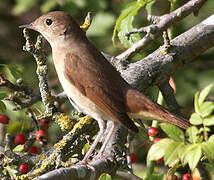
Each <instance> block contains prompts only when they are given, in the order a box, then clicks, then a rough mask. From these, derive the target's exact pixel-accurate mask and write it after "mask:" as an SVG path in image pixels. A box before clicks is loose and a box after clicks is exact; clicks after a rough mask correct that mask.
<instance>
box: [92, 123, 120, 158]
mask: <svg viewBox="0 0 214 180" xmlns="http://www.w3.org/2000/svg"><path fill="white" fill-rule="evenodd" d="M117 127H118V124H117V123H115V122H113V125H112V127H111V130H110V132H109V133H108V135H107V137H106V139H105V141H104V143H103V145H102V147H101V149H100V151H99V153H98V155H97V156H96V157H95V158H94V159H99V158H101V157H102V156H103V153H104V151H105V149H106V146H107V144H108V143H109V140H110V139H111V137H112V135H113V134H114V132H115V130H116V128H117Z"/></svg>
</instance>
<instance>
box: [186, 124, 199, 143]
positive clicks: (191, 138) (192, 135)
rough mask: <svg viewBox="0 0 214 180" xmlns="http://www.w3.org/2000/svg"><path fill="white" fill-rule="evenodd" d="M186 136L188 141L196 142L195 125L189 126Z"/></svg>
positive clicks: (196, 129)
mask: <svg viewBox="0 0 214 180" xmlns="http://www.w3.org/2000/svg"><path fill="white" fill-rule="evenodd" d="M186 134H187V136H188V137H189V139H188V140H189V142H191V143H193V144H195V143H198V139H199V136H198V128H197V127H195V126H192V127H189V128H188V129H187V131H186Z"/></svg>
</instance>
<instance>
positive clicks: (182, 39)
mask: <svg viewBox="0 0 214 180" xmlns="http://www.w3.org/2000/svg"><path fill="white" fill-rule="evenodd" d="M213 46H214V15H212V16H210V17H209V18H207V19H206V20H205V21H203V22H201V23H200V24H198V25H196V26H194V27H193V28H191V29H190V30H188V31H186V32H185V33H183V34H181V35H179V36H178V37H176V38H175V39H173V40H172V41H171V48H170V49H169V53H168V54H166V55H164V54H163V53H162V48H159V49H158V50H156V51H154V52H153V53H152V54H150V55H149V56H147V57H145V58H144V59H142V60H140V61H138V62H136V63H132V64H129V66H128V67H127V68H126V69H125V70H124V69H122V70H121V71H120V72H121V75H122V76H123V78H124V79H126V81H127V82H128V83H130V84H131V85H132V86H133V87H135V88H137V89H138V90H145V89H147V88H148V87H150V86H151V85H158V84H161V83H162V82H164V81H166V80H167V79H168V77H169V75H170V74H172V73H173V72H175V71H177V70H178V69H179V68H181V67H183V66H184V65H185V64H187V63H190V62H191V61H192V60H193V59H194V58H196V57H197V56H199V55H200V54H202V53H203V52H205V51H206V50H208V49H209V48H211V47H213Z"/></svg>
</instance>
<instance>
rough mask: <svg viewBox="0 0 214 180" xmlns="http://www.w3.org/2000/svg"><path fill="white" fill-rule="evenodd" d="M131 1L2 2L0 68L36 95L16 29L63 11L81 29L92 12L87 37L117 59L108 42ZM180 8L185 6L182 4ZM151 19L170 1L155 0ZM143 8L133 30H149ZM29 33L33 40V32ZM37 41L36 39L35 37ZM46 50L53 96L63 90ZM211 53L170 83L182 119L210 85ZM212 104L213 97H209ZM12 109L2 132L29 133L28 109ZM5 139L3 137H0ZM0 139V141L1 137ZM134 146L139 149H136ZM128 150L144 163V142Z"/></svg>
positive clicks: (191, 21)
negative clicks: (7, 67) (173, 85)
mask: <svg viewBox="0 0 214 180" xmlns="http://www.w3.org/2000/svg"><path fill="white" fill-rule="evenodd" d="M129 2H131V1H129V0H30V1H29V0H5V1H3V0H0V27H1V28H0V64H8V65H10V66H13V65H16V66H15V68H16V69H18V70H19V71H20V74H19V75H18V76H20V77H22V78H23V80H24V82H26V83H28V84H30V85H32V86H33V88H34V89H35V91H38V84H37V83H38V81H37V77H36V74H35V69H36V64H35V61H34V59H33V57H32V56H30V55H29V54H27V53H25V52H24V51H22V46H23V44H24V43H25V40H24V38H23V35H22V30H21V29H19V28H18V26H19V25H21V24H26V23H29V22H31V21H33V20H34V19H35V18H37V17H38V16H40V15H41V14H43V13H46V12H49V11H52V10H64V11H67V12H68V13H70V14H71V15H72V16H73V17H74V18H75V19H76V20H77V22H78V23H79V24H82V23H83V21H84V18H85V16H86V14H87V12H88V11H91V12H92V13H93V21H92V25H91V27H90V28H89V30H88V32H87V35H88V37H89V39H90V40H91V41H93V42H94V44H95V45H96V47H98V49H99V50H101V51H103V52H105V53H108V54H110V55H117V54H119V53H120V52H122V51H123V50H124V47H123V46H122V45H121V44H120V42H119V41H118V40H117V41H116V46H113V44H112V41H111V37H112V33H113V28H114V25H115V22H116V20H117V18H118V16H119V14H120V13H121V10H122V9H123V8H124V7H125V5H126V4H128V3H129ZM180 2H181V3H180V4H183V3H185V2H187V0H186V1H184V0H183V1H181V0H180ZM213 7H214V1H212V0H209V1H207V3H205V5H204V6H203V7H202V9H201V10H200V12H199V15H198V17H195V16H193V14H191V15H190V16H188V17H187V18H185V19H184V20H182V21H181V22H179V23H178V24H177V25H176V34H181V33H182V32H184V31H186V30H188V29H189V28H191V27H192V26H194V25H196V24H197V23H199V22H201V21H202V20H204V19H205V18H207V17H208V16H209V15H211V14H212V13H213ZM152 10H153V14H154V15H163V14H164V13H167V12H169V1H168V0H157V1H156V3H155V5H154V6H153V9H152ZM147 24H148V22H147V21H146V12H145V9H141V10H140V11H139V13H138V15H137V16H136V18H135V21H134V27H135V28H139V27H141V26H145V25H147ZM32 34H34V35H36V33H35V32H32ZM35 37H36V36H35ZM161 44H162V39H159V40H158V41H155V42H154V43H153V44H152V45H150V46H149V48H147V50H146V51H145V52H143V54H144V55H147V54H148V53H150V52H152V51H153V50H154V49H155V48H157V47H158V46H160V45H161ZM46 51H47V56H48V64H49V84H50V86H51V87H52V88H53V90H54V93H59V92H61V91H62V89H61V87H60V85H59V83H58V79H57V76H56V73H55V70H54V67H53V65H52V60H51V53H50V52H51V50H50V47H49V45H48V44H47V45H46ZM213 54H214V48H212V49H210V50H209V51H207V52H206V53H204V54H202V55H201V56H200V57H198V58H197V59H196V60H195V61H194V62H193V63H192V64H188V65H186V66H185V67H184V68H183V69H182V70H179V71H177V72H176V73H175V74H174V76H173V78H174V80H175V82H176V85H177V92H176V97H177V100H178V102H179V104H180V105H181V106H182V107H183V109H184V112H185V114H186V115H187V116H188V115H189V114H191V111H192V110H193V99H194V94H195V93H196V91H198V90H199V89H202V88H203V87H205V86H206V85H208V84H209V83H211V82H213V77H214V60H213ZM0 71H2V72H4V73H6V74H7V77H8V78H9V79H10V80H12V81H13V82H14V81H15V79H14V78H13V77H12V76H11V75H10V73H8V72H7V71H6V70H5V69H4V68H3V67H2V66H0ZM146 93H147V94H148V95H149V96H151V97H153V98H154V100H155V98H156V96H157V89H156V88H155V87H152V88H150V89H149V90H148V92H146ZM209 98H211V99H212V100H213V99H214V97H209ZM35 107H37V108H39V109H41V110H42V108H41V104H40V103H37V104H36V105H35ZM11 109H12V105H11V104H10V103H7V110H6V112H5V113H7V114H8V116H9V117H10V119H11V123H10V124H9V125H8V127H6V128H5V129H4V131H7V132H11V133H13V134H16V133H20V132H27V131H28V130H29V129H31V128H33V126H32V123H31V122H29V119H28V117H27V116H26V113H25V112H26V110H22V111H18V112H14V111H11ZM71 109H72V108H71V106H70V105H68V104H67V105H65V106H63V107H62V110H63V111H65V112H69V111H70V110H71ZM48 131H49V139H50V141H51V142H54V141H56V140H57V138H56V137H58V138H59V137H60V136H61V135H62V133H61V131H60V130H59V127H58V126H57V125H56V124H55V123H53V125H52V126H51V128H50V129H49V130H48ZM2 135H3V133H2ZM2 135H1V138H3V137H2ZM136 143H138V145H137V146H136ZM134 144H135V146H132V148H131V151H135V152H136V153H137V155H138V157H139V158H138V162H142V161H144V160H145V156H144V154H145V150H143V152H142V148H141V147H142V146H143V145H142V142H141V143H139V142H134Z"/></svg>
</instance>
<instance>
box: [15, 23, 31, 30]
mask: <svg viewBox="0 0 214 180" xmlns="http://www.w3.org/2000/svg"><path fill="white" fill-rule="evenodd" d="M19 28H27V29H34V26H33V24H32V23H30V24H24V25H21V26H19Z"/></svg>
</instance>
